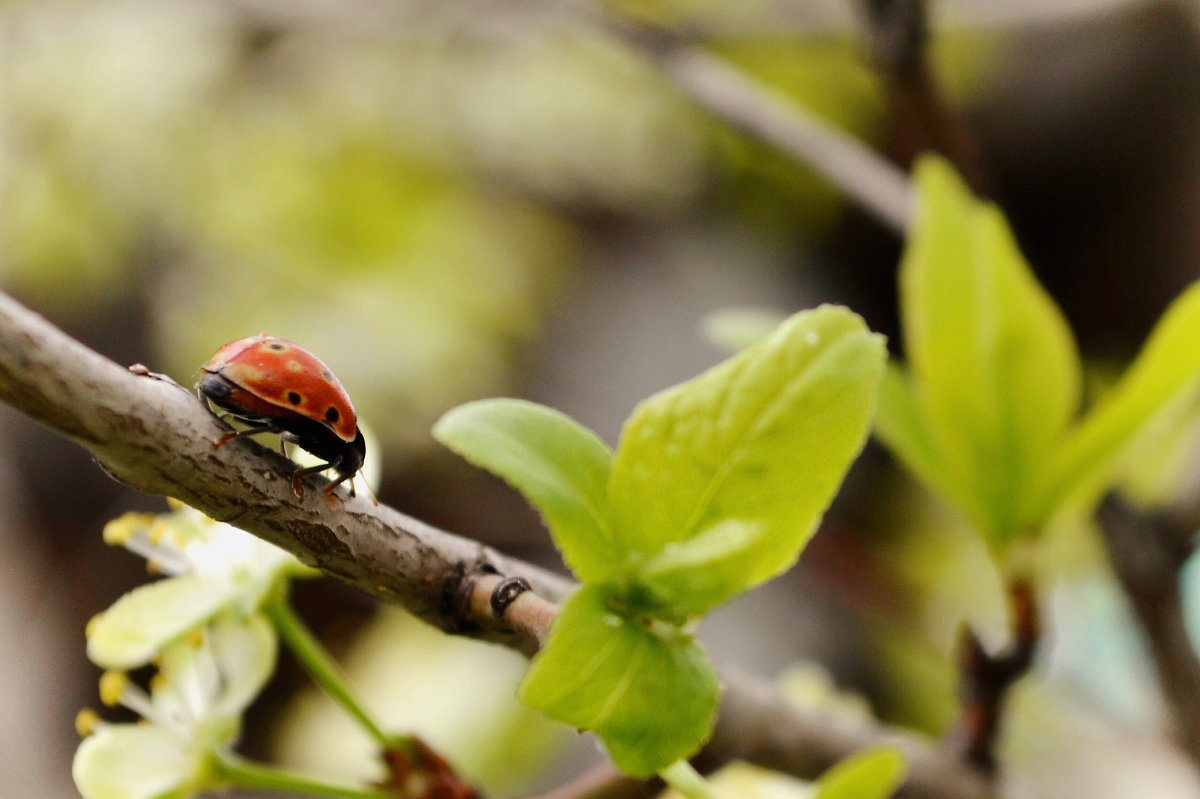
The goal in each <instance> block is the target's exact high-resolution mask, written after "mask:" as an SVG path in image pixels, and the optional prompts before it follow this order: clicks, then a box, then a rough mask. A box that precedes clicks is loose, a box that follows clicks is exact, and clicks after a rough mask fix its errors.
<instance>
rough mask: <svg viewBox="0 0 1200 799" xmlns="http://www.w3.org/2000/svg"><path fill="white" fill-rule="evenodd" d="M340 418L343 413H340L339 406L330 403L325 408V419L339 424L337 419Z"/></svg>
mask: <svg viewBox="0 0 1200 799" xmlns="http://www.w3.org/2000/svg"><path fill="white" fill-rule="evenodd" d="M340 418H342V415H341V414H340V413H338V409H337V408H335V407H333V406H332V405H330V406H329V407H328V408H326V409H325V421H327V422H329V423H330V424H337V420H338V419H340Z"/></svg>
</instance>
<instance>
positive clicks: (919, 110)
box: [859, 0, 989, 195]
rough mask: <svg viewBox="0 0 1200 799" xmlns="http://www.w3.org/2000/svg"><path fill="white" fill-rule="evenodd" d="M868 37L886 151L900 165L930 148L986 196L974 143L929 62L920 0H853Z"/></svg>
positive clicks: (925, 11) (923, 5) (925, 18)
mask: <svg viewBox="0 0 1200 799" xmlns="http://www.w3.org/2000/svg"><path fill="white" fill-rule="evenodd" d="M859 6H860V7H861V8H862V11H863V16H864V18H865V20H866V28H867V31H868V34H869V36H870V49H871V61H872V63H873V64H874V65H875V68H876V70H877V71H878V72H879V73H880V76H881V78H882V80H883V86H884V94H885V96H886V98H887V104H888V120H889V123H890V126H891V138H892V141H891V150H892V154H893V156H894V157H895V158H896V159H897V161H898V162H899V163H900V164H901V165H902V166H905V167H907V166H909V165H910V164H911V163H912V161H913V159H914V158H916V156H917V155H918V154H920V153H921V152H923V151H926V150H934V151H936V152H939V153H941V154H942V155H944V156H946V157H947V158H948V159H950V161H951V162H952V163H953V164H954V165H955V167H957V168H958V171H959V172H960V173H961V174H962V175H963V177H964V178H965V179H966V181H967V183H968V184H969V185H970V186H971V188H972V189H973V190H974V191H975V193H977V194H981V195H985V194H988V193H989V192H988V186H987V182H986V171H985V170H984V168H983V159H982V157H981V155H980V152H979V146H978V144H977V142H976V140H975V138H974V137H973V136H972V135H971V132H970V131H969V130H968V128H967V126H966V124H964V122H963V120H962V118H961V117H960V116H959V115H958V114H956V113H954V112H953V111H952V110H951V109H950V107H949V105H947V103H946V99H945V95H944V94H943V92H942V90H941V87H940V86H939V85H938V81H937V78H936V76H935V75H934V71H933V68H932V66H931V65H930V63H929V54H928V48H927V45H928V43H929V19H928V6H927V4H926V2H925V0H859Z"/></svg>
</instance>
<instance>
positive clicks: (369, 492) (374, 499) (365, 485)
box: [353, 469, 379, 507]
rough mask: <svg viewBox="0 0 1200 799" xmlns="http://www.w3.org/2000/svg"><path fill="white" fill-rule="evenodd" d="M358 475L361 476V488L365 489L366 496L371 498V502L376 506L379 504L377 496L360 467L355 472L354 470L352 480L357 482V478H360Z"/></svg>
mask: <svg viewBox="0 0 1200 799" xmlns="http://www.w3.org/2000/svg"><path fill="white" fill-rule="evenodd" d="M360 477H361V478H362V484H363V488H365V489H367V496H369V497H370V498H371V504H372V505H375V506H376V507H378V506H379V498H378V497H376V496H375V492H374V491H372V490H371V484H370V483H368V482H367V476H366V475H365V474H363V470H362V469H359V470H358V471H357V472H355V474H354V481H353V482H358V478H360Z"/></svg>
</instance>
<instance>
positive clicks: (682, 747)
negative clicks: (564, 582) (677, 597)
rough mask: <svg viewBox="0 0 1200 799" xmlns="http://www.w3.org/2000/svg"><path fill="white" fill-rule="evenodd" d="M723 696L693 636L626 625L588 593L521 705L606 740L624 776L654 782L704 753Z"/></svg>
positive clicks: (569, 610) (565, 617)
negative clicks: (658, 774)
mask: <svg viewBox="0 0 1200 799" xmlns="http://www.w3.org/2000/svg"><path fill="white" fill-rule="evenodd" d="M719 690H720V686H719V684H718V683H717V677H716V673H715V672H714V671H713V667H712V664H711V663H709V661H708V657H707V656H706V655H705V654H704V650H703V649H701V648H700V646H699V644H697V643H696V642H695V641H694V640H693V639H692V638H691V636H689V635H686V634H685V633H683V632H682V631H681V630H679V629H678V628H676V627H673V626H671V625H667V624H650V625H647V624H643V623H640V622H639V621H638V620H636V619H627V618H624V617H622V616H618V615H616V614H615V613H613V612H612V611H611V610H610V609H609V608H608V607H607V605H606V594H605V592H604V591H603V590H601V589H599V588H596V587H593V586H586V585H585V586H584V587H583V588H581V589H579V590H578V591H576V592H575V593H574V594H573V595H572V596H571V597H570V598H569V599H568V600H567V601H566V603H565V604H564V605H563V607H562V610H561V611H560V612H559V615H558V618H557V619H556V620H555V622H554V627H553V628H552V630H551V632H550V639H549V641H548V642H547V644H546V648H545V649H544V650H542V652H541V653H540V654H539V655H538V656H537V657H536V658H535V659H534V661H533V665H532V666H531V667H530V669H529V672H528V673H527V674H526V675H525V681H524V682H523V683H522V684H521V689H520V696H521V699H522V700H523V701H524V702H525V703H526V704H528V705H529V706H530V707H533V708H536V709H538V710H541V711H543V712H545V713H546V714H547V715H549V716H551V717H552V718H555V719H558V720H559V721H562V722H565V723H567V724H570V725H572V726H574V727H578V728H580V729H587V730H591V731H592V732H594V733H596V735H597V736H599V738H600V740H601V741H602V742H603V743H604V746H605V748H606V749H607V750H608V754H609V756H610V757H611V758H612V761H613V763H615V764H616V765H617V767H618V768H620V769H621V770H622V771H624V772H625V773H626V774H630V775H632V776H635V777H648V776H650V775H652V774H654V773H655V772H656V771H659V770H660V769H663V768H665V767H666V766H668V765H670V764H671V763H674V762H675V761H676V760H679V759H680V758H683V757H688V756H690V755H692V754H694V753H695V751H696V750H697V749H699V748H700V745H701V744H703V743H704V741H705V740H706V739H707V738H708V736H709V733H710V732H711V729H712V717H713V713H714V712H715V710H716V705H717V695H718V693H719Z"/></svg>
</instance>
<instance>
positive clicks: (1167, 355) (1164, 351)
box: [1035, 282, 1200, 516]
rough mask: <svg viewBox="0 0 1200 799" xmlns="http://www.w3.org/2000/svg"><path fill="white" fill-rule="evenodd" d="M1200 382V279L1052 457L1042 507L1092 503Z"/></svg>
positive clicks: (1051, 508) (1041, 510) (1050, 510)
mask: <svg viewBox="0 0 1200 799" xmlns="http://www.w3.org/2000/svg"><path fill="white" fill-rule="evenodd" d="M1198 384H1200V282H1197V283H1193V284H1192V285H1191V286H1190V287H1189V288H1188V289H1187V290H1186V291H1185V292H1184V293H1183V294H1182V295H1180V296H1179V297H1178V298H1177V299H1176V300H1175V302H1173V303H1172V304H1171V307H1170V308H1168V309H1167V312H1166V313H1165V314H1163V317H1162V319H1160V320H1159V322H1158V324H1157V325H1156V326H1155V328H1154V331H1153V332H1152V333H1151V334H1150V338H1149V340H1148V341H1147V342H1146V345H1145V346H1144V347H1143V348H1142V351H1141V352H1140V353H1139V354H1138V357H1137V359H1136V360H1135V361H1134V362H1133V364H1132V365H1131V366H1130V367H1129V369H1128V370H1127V371H1126V372H1125V374H1124V376H1123V377H1122V378H1121V380H1120V382H1119V383H1118V384H1117V386H1116V388H1114V389H1113V391H1112V393H1110V394H1109V395H1108V397H1107V398H1106V399H1105V400H1104V401H1103V402H1101V403H1100V404H1099V405H1097V406H1096V407H1095V408H1093V409H1092V410H1091V411H1090V412H1089V413H1088V414H1087V415H1086V416H1085V417H1084V419H1083V421H1082V422H1081V423H1080V424H1079V426H1078V427H1077V428H1076V429H1075V430H1074V431H1073V432H1072V433H1071V435H1070V437H1069V438H1068V439H1067V441H1066V443H1065V444H1064V445H1063V446H1062V447H1061V448H1060V450H1059V451H1058V452H1057V453H1056V456H1055V457H1054V458H1053V460H1052V461H1051V462H1050V466H1049V468H1048V470H1047V471H1048V474H1047V476H1046V479H1045V489H1044V491H1043V493H1042V495H1041V496H1040V497H1039V501H1038V502H1037V503H1036V505H1035V510H1036V512H1038V513H1040V514H1042V515H1044V516H1049V515H1051V514H1053V513H1055V512H1056V511H1058V510H1060V509H1061V508H1063V507H1064V506H1068V505H1082V506H1086V505H1090V504H1091V503H1092V502H1094V501H1095V500H1096V499H1097V498H1098V497H1099V495H1100V494H1101V493H1103V492H1104V491H1105V490H1106V489H1107V488H1108V487H1109V486H1111V484H1112V482H1113V480H1114V479H1115V478H1116V477H1117V474H1116V473H1115V472H1116V470H1117V469H1118V468H1119V466H1120V465H1121V461H1122V458H1123V456H1124V455H1125V454H1126V453H1127V452H1128V449H1129V447H1130V446H1131V445H1132V444H1134V443H1135V442H1136V440H1137V438H1138V436H1139V435H1140V434H1141V433H1142V432H1143V431H1144V430H1146V428H1147V425H1149V424H1151V423H1152V422H1153V421H1154V420H1155V418H1156V417H1157V416H1158V415H1159V414H1160V413H1163V412H1165V411H1169V410H1171V408H1173V407H1175V408H1178V407H1179V404H1180V403H1182V402H1186V400H1187V395H1188V394H1189V393H1193V392H1195V391H1196V390H1197V386H1198Z"/></svg>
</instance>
